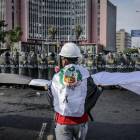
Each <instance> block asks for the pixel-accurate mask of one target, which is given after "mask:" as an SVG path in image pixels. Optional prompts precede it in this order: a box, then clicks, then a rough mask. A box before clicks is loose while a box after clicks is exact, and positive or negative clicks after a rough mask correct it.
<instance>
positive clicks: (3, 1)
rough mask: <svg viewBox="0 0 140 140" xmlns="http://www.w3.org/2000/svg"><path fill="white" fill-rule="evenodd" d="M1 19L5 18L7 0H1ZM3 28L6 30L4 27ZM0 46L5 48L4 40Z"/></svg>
mask: <svg viewBox="0 0 140 140" xmlns="http://www.w3.org/2000/svg"><path fill="white" fill-rule="evenodd" d="M0 20H5V0H0ZM2 30H4V27H3V29H2ZM0 48H4V44H3V43H2V42H0Z"/></svg>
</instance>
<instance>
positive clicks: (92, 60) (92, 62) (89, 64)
mask: <svg viewBox="0 0 140 140" xmlns="http://www.w3.org/2000/svg"><path fill="white" fill-rule="evenodd" d="M85 65H86V67H85V68H86V69H87V70H88V71H89V73H90V74H91V75H92V74H95V73H97V59H96V54H95V53H91V54H88V57H87V58H86V59H85Z"/></svg>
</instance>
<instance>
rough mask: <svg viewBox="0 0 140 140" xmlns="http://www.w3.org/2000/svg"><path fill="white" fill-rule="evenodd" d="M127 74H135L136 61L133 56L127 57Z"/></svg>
mask: <svg viewBox="0 0 140 140" xmlns="http://www.w3.org/2000/svg"><path fill="white" fill-rule="evenodd" d="M124 57H125V66H126V72H133V71H134V70H135V59H134V57H133V56H132V55H125V56H124Z"/></svg>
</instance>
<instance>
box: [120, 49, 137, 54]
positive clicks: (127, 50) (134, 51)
mask: <svg viewBox="0 0 140 140" xmlns="http://www.w3.org/2000/svg"><path fill="white" fill-rule="evenodd" d="M127 52H131V53H138V49H130V48H127V49H125V50H123V53H124V54H126V53H127Z"/></svg>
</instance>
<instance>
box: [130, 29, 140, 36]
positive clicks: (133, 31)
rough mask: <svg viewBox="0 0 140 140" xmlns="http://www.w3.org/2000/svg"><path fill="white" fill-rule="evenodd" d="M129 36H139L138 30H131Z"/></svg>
mask: <svg viewBox="0 0 140 140" xmlns="http://www.w3.org/2000/svg"><path fill="white" fill-rule="evenodd" d="M131 37H140V30H131Z"/></svg>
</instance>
